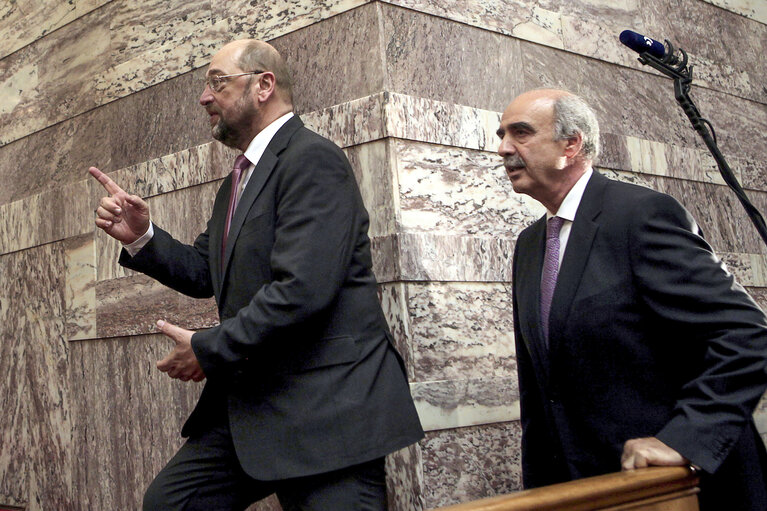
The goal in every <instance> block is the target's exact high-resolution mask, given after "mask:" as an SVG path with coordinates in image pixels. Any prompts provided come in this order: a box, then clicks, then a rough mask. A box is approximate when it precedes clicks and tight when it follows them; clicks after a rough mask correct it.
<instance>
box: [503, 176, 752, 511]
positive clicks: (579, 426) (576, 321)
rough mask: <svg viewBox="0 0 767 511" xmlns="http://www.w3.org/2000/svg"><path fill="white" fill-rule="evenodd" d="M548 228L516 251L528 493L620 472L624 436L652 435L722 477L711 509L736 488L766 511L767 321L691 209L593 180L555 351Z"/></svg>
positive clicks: (580, 219)
mask: <svg viewBox="0 0 767 511" xmlns="http://www.w3.org/2000/svg"><path fill="white" fill-rule="evenodd" d="M545 230H546V226H545V217H544V218H542V219H540V220H539V221H537V222H536V223H535V224H533V225H532V226H530V227H528V228H527V229H525V230H524V231H523V232H522V233H521V234H520V236H519V239H518V240H517V246H516V249H515V255H514V272H513V279H514V282H513V293H514V301H513V306H514V328H515V336H516V345H517V359H518V370H519V378H520V391H521V413H522V427H523V437H522V438H523V459H522V461H523V475H524V481H525V486H527V487H534V486H541V485H545V484H552V483H555V482H560V481H565V480H570V479H576V478H581V477H588V476H592V475H597V474H602V473H608V472H613V471H618V470H620V456H621V452H622V449H623V444H624V442H625V441H626V440H628V439H631V438H636V437H648V436H655V437H658V438H659V439H660V440H661V441H663V442H665V443H666V444H667V445H669V446H671V447H672V448H674V449H676V450H677V451H679V452H680V453H682V454H683V455H684V456H685V457H687V458H688V459H690V460H691V461H692V463H694V464H695V465H697V466H699V467H702V468H703V470H704V471H706V472H707V473H708V474H715V476H714V477H711V478H709V477H708V476H704V481H703V484H702V489H703V496H702V498H701V501H702V503H705V501H706V499H708V502H709V504H710V503H711V502H713V500H712V499H713V498H715V495H714V494H717V492H718V490H716V488H717V487H718V485H724V486H727V485H734V486H730V488H729V489H728V491H731V492H733V493H735V494H740V495H743V498H744V499H745V500H744V502H749V501H756V502H757V504H756V506H755V507H742V508H739V507H737V505H735V507H732V508H733V509H767V507H765V500H760V499H764V498H765V490H764V488H765V479H764V478H765V473H766V472H765V467H767V465H765V463H764V446H763V444H762V442H761V440H760V439H759V437H758V435H757V434H756V431H755V428H754V424H753V420H752V418H751V414H752V412H753V409H754V407H755V405H756V403H757V401H758V400H759V398H760V396H761V395H762V393H763V392H764V390H765V388H766V387H767V376H766V375H765V364H766V361H767V323H766V322H765V316H764V314H763V313H762V311H761V310H760V309H759V308H758V307H757V306H756V304H755V303H754V302H753V300H752V299H751V298H750V297H749V296H748V295H747V294H746V292H745V291H744V290H743V288H742V287H740V286H739V285H738V284H737V283H736V282H735V281H734V279H733V277H732V275H731V274H730V273H728V272H727V271H726V270H725V269H724V267H723V265H722V264H721V263H720V261H719V260H718V259H717V258H716V257H715V255H714V254H713V252H712V250H711V248H710V247H709V245H708V244H707V243H706V242H705V241H704V240H703V238H702V237H701V236H700V235H699V233H698V228H697V225H696V224H695V222H694V220H693V219H692V217H691V216H690V215H689V213H688V212H687V211H686V210H685V209H684V208H683V207H682V206H681V205H679V203H678V202H676V201H675V200H674V199H672V198H671V197H669V196H668V195H664V194H661V193H658V192H655V191H652V190H650V189H647V188H643V187H639V186H634V185H630V184H625V183H620V182H617V181H611V180H608V179H607V178H605V177H604V176H602V175H600V174H598V173H596V172H595V173H594V174H593V175H592V177H591V179H590V181H589V183H588V185H587V187H586V190H585V192H584V195H583V198H582V201H581V203H580V206H579V208H578V211H577V214H576V217H575V220H574V222H573V225H572V230H571V232H570V237H569V240H568V244H567V247H566V249H565V253H564V258H563V260H562V265H561V267H560V272H559V277H558V280H557V286H556V289H555V291H554V297H553V301H552V306H551V313H550V323H549V331H550V339H549V344H550V349H549V350H548V351H547V350H546V349H545V347H544V344H543V340H542V337H541V331H540V327H539V305H538V304H539V295H540V276H541V268H542V261H543V254H544V251H545ZM725 460H728V461H725ZM733 465H734V466H733ZM746 467H748V468H747V469H746ZM709 479H711V480H712V481H710V480H709ZM723 481H726V482H724V483H723ZM749 488H750V489H749ZM751 489H753V491H752V490H751ZM754 493H755V494H756V495H753V494H754ZM709 495H714V497H709ZM727 498H728V499H729V500H725V501H726V502H733V501H732V500H731V499H730V497H729V495H728V496H727ZM754 499H756V500H754ZM744 506H745V504H744Z"/></svg>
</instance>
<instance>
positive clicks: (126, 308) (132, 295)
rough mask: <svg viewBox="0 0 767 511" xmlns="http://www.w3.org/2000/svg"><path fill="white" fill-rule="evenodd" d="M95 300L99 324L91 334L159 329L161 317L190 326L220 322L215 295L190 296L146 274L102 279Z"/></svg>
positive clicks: (114, 334)
mask: <svg viewBox="0 0 767 511" xmlns="http://www.w3.org/2000/svg"><path fill="white" fill-rule="evenodd" d="M95 300H96V307H95V315H96V321H97V328H96V335H93V336H91V337H90V338H100V339H103V338H107V337H125V336H130V335H140V334H148V333H155V332H156V331H157V327H156V326H155V323H156V322H157V320H159V319H164V320H166V321H170V322H171V323H173V324H174V325H179V326H183V327H184V328H187V329H190V330H197V329H200V328H208V327H212V326H215V325H218V308H217V307H216V303H215V301H214V300H213V299H212V298H208V299H194V298H189V297H187V296H184V295H182V294H180V293H178V292H176V291H173V290H172V289H170V288H167V287H165V286H163V285H162V284H160V283H158V282H157V281H155V280H153V279H151V278H150V277H147V276H145V275H140V274H136V275H132V276H130V277H124V278H118V279H112V280H107V281H102V282H98V283H97V285H96V286H95Z"/></svg>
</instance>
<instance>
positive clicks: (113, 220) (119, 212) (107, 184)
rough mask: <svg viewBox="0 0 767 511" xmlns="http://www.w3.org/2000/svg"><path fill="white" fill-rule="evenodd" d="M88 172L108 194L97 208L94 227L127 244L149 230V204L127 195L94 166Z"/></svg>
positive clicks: (137, 197) (139, 198) (136, 196)
mask: <svg viewBox="0 0 767 511" xmlns="http://www.w3.org/2000/svg"><path fill="white" fill-rule="evenodd" d="M88 172H90V174H91V175H92V176H93V177H94V178H96V180H97V181H98V182H99V183H101V186H103V187H104V189H105V190H106V191H107V193H109V197H102V198H101V201H100V202H99V207H98V208H97V209H96V226H97V227H99V228H100V229H102V230H103V231H104V232H106V233H107V234H109V235H110V236H112V237H113V238H114V239H116V240H118V241H120V242H122V243H123V244H125V245H129V244H131V243H133V242H134V241H136V240H137V239H139V238H140V237H141V236H142V235H143V234H144V233H146V232H147V231H148V230H149V206H148V205H147V203H146V202H144V201H143V200H142V199H141V197H139V196H138V195H129V194H128V193H126V192H125V191H124V190H123V189H122V188H120V187H119V186H117V183H115V182H114V181H112V180H111V179H110V178H109V176H107V175H106V174H104V173H103V172H101V171H100V170H99V169H97V168H96V167H91V168H89V169H88Z"/></svg>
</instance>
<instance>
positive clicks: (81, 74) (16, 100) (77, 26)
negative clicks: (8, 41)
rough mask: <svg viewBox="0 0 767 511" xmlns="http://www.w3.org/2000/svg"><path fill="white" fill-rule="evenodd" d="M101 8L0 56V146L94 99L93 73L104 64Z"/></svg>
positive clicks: (77, 110) (104, 24)
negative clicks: (6, 55) (11, 53)
mask: <svg viewBox="0 0 767 511" xmlns="http://www.w3.org/2000/svg"><path fill="white" fill-rule="evenodd" d="M105 11H106V10H105V9H99V10H97V11H94V12H93V13H91V14H87V15H85V16H83V17H81V18H79V19H77V20H75V21H73V22H72V23H69V24H67V25H66V26H64V27H62V28H61V29H59V30H56V31H54V32H52V33H51V34H49V35H48V36H46V37H44V38H42V39H40V40H39V41H37V42H36V43H34V44H33V45H30V46H27V47H25V48H23V49H21V50H20V51H18V52H16V53H14V54H13V55H10V56H9V57H6V58H4V59H2V60H0V76H2V77H3V78H2V80H0V95H1V96H2V97H3V98H4V99H5V101H3V105H2V106H0V145H4V144H7V143H9V142H11V141H12V140H16V139H18V138H21V137H23V136H25V135H27V134H29V133H33V132H35V131H38V130H41V129H43V128H46V127H48V126H50V125H52V124H55V123H57V122H60V121H62V120H64V119H67V118H69V117H73V116H74V115H77V114H80V113H83V112H85V111H88V110H90V109H92V108H94V107H95V106H97V105H98V104H99V100H100V99H99V98H100V97H99V93H98V92H96V91H95V90H94V87H93V83H94V81H95V77H96V76H98V75H99V74H100V73H102V72H103V71H104V69H106V66H107V52H108V47H109V40H110V35H109V27H108V22H107V14H106V13H105Z"/></svg>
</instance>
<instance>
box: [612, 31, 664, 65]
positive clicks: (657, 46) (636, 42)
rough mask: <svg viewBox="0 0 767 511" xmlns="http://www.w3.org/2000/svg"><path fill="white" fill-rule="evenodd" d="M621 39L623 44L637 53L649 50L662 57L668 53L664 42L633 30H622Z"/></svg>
mask: <svg viewBox="0 0 767 511" xmlns="http://www.w3.org/2000/svg"><path fill="white" fill-rule="evenodd" d="M620 40H621V42H622V43H623V44H625V45H626V46H628V47H629V48H631V49H632V50H634V51H635V52H637V53H644V52H648V53H649V54H650V55H652V56H653V57H657V58H659V59H662V58H663V56H664V55H666V47H665V46H664V45H663V43H661V42H659V41H656V40H655V39H650V38H649V37H645V36H643V35H642V34H637V33H636V32H634V31H632V30H624V31H623V32H621V35H620Z"/></svg>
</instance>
